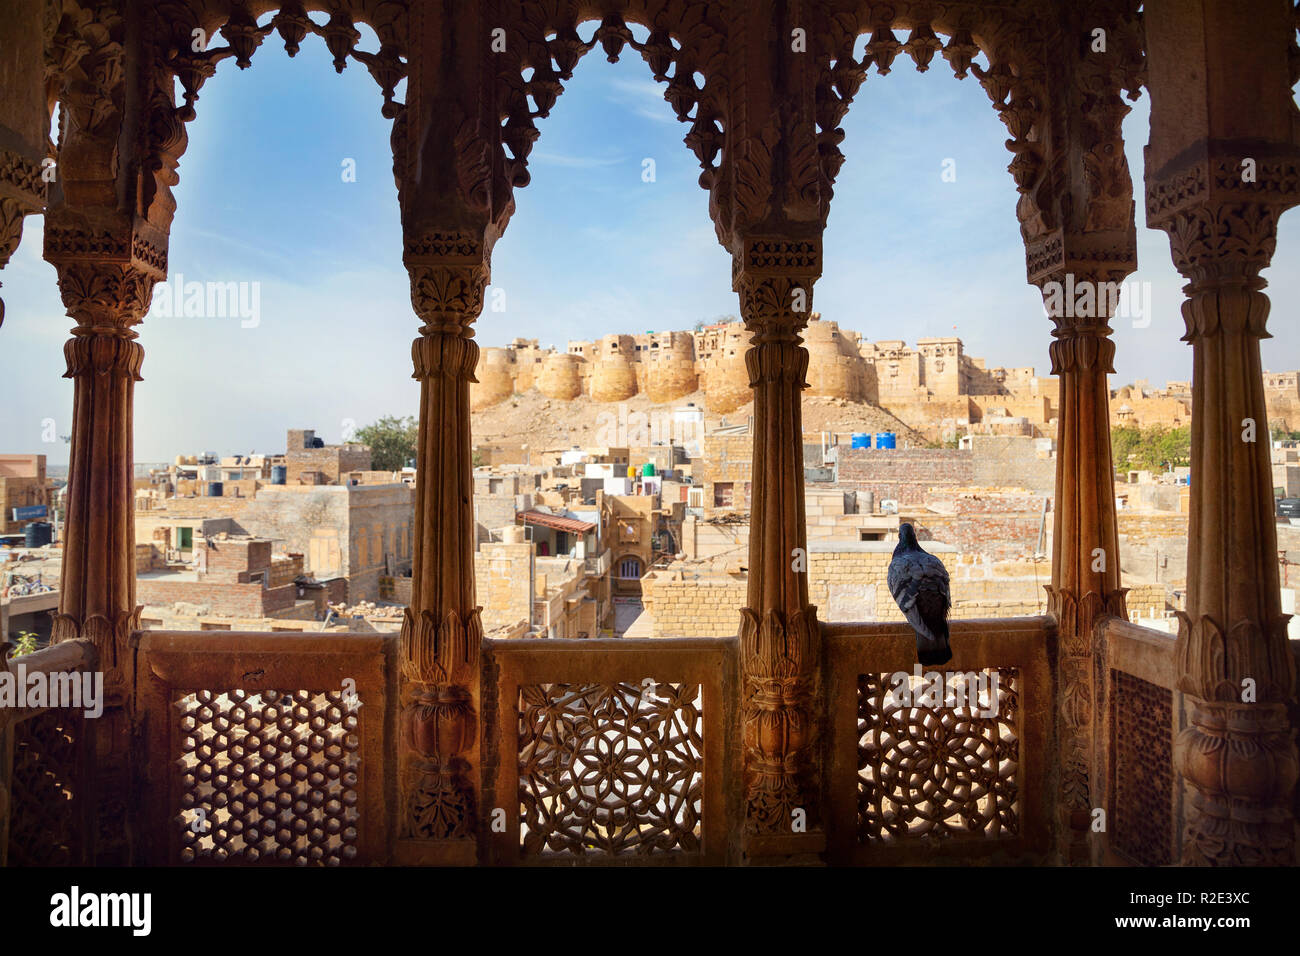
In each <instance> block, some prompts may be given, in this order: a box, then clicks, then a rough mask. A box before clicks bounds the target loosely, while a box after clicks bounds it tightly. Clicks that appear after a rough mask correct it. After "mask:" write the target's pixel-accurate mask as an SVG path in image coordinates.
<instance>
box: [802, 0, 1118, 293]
mask: <svg viewBox="0 0 1300 956" xmlns="http://www.w3.org/2000/svg"><path fill="white" fill-rule="evenodd" d="M1098 6H1101V7H1104V9H1101V10H1096V11H1091V12H1090V13H1089V20H1088V22H1089V23H1093V22H1095V23H1096V24H1098V25H1101V26H1102V27H1103V28H1104V29H1106V30H1107V31H1108V37H1109V40H1108V43H1109V46H1108V51H1107V52H1106V53H1105V54H1104V55H1098V56H1095V57H1087V56H1082V57H1081V56H1079V55H1078V51H1077V50H1075V49H1073V48H1071V47H1070V44H1071V42H1072V41H1077V40H1078V39H1079V36H1082V35H1083V34H1082V33H1079V31H1080V30H1081V29H1082V22H1081V21H1080V18H1079V14H1078V13H1076V12H1067V13H1065V14H1062V16H1061V18H1060V19H1057V18H1056V14H1057V11H1056V10H1054V9H1052V8H1044V7H1029V8H1025V9H1022V10H1011V9H1008V8H1005V7H995V6H991V5H985V4H979V3H952V4H947V5H945V6H944V7H943V8H942V9H935V8H933V7H931V6H930V5H924V4H909V3H900V4H897V5H894V4H879V3H875V2H871V0H861V2H859V3H858V4H857V7H856V9H855V10H852V11H844V12H838V13H835V14H828V15H827V16H826V17H825V20H824V21H823V22H822V24H821V25H820V29H819V32H818V43H817V50H816V55H817V57H818V63H817V70H816V72H817V81H816V82H817V87H816V90H817V92H816V114H817V116H816V123H817V141H818V146H819V151H820V153H821V163H822V176H823V182H824V184H825V186H826V189H825V190H823V199H822V202H823V219H824V218H825V215H826V213H827V211H828V206H829V202H830V196H831V192H832V187H833V185H834V182H835V178H836V177H837V175H838V174H839V171H840V168H841V166H842V165H843V163H844V154H843V153H842V152H841V151H840V148H839V147H840V144H841V143H842V142H843V139H844V131H843V129H841V128H840V126H839V124H840V122H841V121H842V120H843V118H844V116H845V115H846V114H847V112H848V109H849V106H850V104H851V103H852V100H853V98H854V96H855V95H856V94H857V91H858V89H859V88H860V87H861V85H862V83H863V82H864V81H865V79H866V77H867V73H868V72H869V70H870V68H871V67H872V66H874V67H875V68H876V72H877V73H878V74H880V75H884V74H887V73H889V72H890V69H891V68H892V66H893V64H894V62H895V60H896V59H897V58H898V56H899V55H900V54H903V53H905V54H907V55H908V56H909V57H910V58H911V59H912V60H913V61H914V62H915V64H916V66H917V69H918V70H920V71H922V72H925V71H926V70H928V69H929V67H930V65H931V63H932V61H933V59H934V57H935V55H936V54H940V55H941V56H942V57H943V59H945V60H947V61H948V63H949V65H950V66H951V67H952V69H953V72H954V74H955V75H956V77H957V78H958V79H964V78H965V77H966V76H967V75H968V74H971V75H974V76H975V78H976V79H977V80H978V81H979V83H980V85H981V86H982V87H983V88H984V90H985V92H986V93H987V94H988V96H989V100H990V102H991V104H992V106H993V108H994V109H995V110H996V111H997V113H998V116H999V118H1000V119H1001V120H1002V122H1003V124H1004V125H1005V126H1006V128H1007V131H1008V133H1009V134H1010V138H1009V139H1008V140H1007V141H1006V147H1007V149H1008V151H1010V152H1011V153H1012V155H1013V158H1012V160H1011V162H1010V163H1009V164H1008V166H1007V171H1008V172H1009V173H1010V174H1011V176H1012V178H1013V180H1014V181H1015V184H1016V190H1017V192H1018V193H1019V194H1020V199H1019V200H1018V202H1017V206H1016V215H1017V218H1018V219H1019V221H1020V226H1021V235H1022V238H1023V239H1024V242H1025V245H1026V261H1027V266H1028V271H1029V273H1030V277H1031V280H1032V277H1033V274H1034V271H1035V265H1036V262H1035V260H1036V259H1038V258H1041V256H1042V250H1040V249H1037V248H1035V243H1036V241H1038V240H1044V239H1045V237H1047V236H1048V235H1049V234H1050V233H1053V232H1056V231H1058V230H1061V229H1070V228H1084V227H1086V228H1087V229H1089V230H1094V229H1123V228H1124V227H1125V224H1126V222H1127V224H1129V226H1130V228H1131V224H1132V221H1133V214H1132V181H1131V178H1130V177H1129V173H1128V168H1127V163H1126V161H1125V159H1124V151H1123V138H1122V134H1121V132H1120V121H1121V120H1122V119H1123V116H1124V115H1125V114H1127V112H1128V107H1127V106H1126V105H1125V104H1124V103H1123V102H1122V99H1121V97H1120V95H1119V94H1120V92H1121V91H1123V92H1126V93H1127V95H1128V97H1129V98H1130V99H1136V98H1137V96H1138V95H1139V93H1140V89H1141V86H1142V83H1143V78H1144V77H1143V69H1144V68H1143V51H1142V44H1143V39H1142V37H1143V33H1142V22H1141V15H1140V14H1139V13H1138V12H1137V9H1136V8H1137V6H1138V4H1137V3H1136V2H1125V0H1116V2H1113V3H1105V4H1100V5H1098ZM1067 21H1068V22H1067ZM896 31H907V38H906V40H900V39H899V37H898V35H897V32H896ZM1085 32H1086V31H1085ZM1076 33H1078V34H1079V36H1076V35H1075V34H1076ZM862 37H866V38H867V40H866V43H865V48H864V50H863V55H862V57H861V59H859V58H858V57H857V56H856V55H855V50H856V49H857V48H858V46H859V41H860V39H861V38H862ZM1063 48H1065V50H1068V55H1064V53H1063ZM980 56H983V57H984V58H985V59H986V61H987V63H988V66H987V67H985V66H983V65H981V64H980V63H979V62H977V59H978V58H979V57H980ZM1067 60H1068V61H1069V63H1068V65H1067V64H1065V63H1063V61H1067ZM1080 113H1082V114H1083V115H1082V118H1080V115H1079V114H1080ZM1072 127H1073V128H1072ZM1080 140H1083V141H1084V142H1085V143H1086V145H1087V147H1088V148H1086V149H1085V150H1084V151H1083V155H1084V170H1083V177H1082V181H1079V177H1077V176H1075V175H1074V173H1073V171H1072V170H1071V169H1069V168H1068V163H1069V156H1070V152H1071V149H1072V148H1073V147H1076V146H1077V145H1078V143H1079V141H1080ZM1038 264H1040V265H1041V263H1038Z"/></svg>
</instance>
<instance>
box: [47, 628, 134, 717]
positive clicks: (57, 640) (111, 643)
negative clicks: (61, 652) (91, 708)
mask: <svg viewBox="0 0 1300 956" xmlns="http://www.w3.org/2000/svg"><path fill="white" fill-rule="evenodd" d="M143 610H144V608H143V607H140V606H138V605H137V606H136V607H135V608H133V609H131V610H121V611H118V612H117V613H116V614H115V615H107V614H88V615H84V616H78V615H74V614H67V613H64V612H63V611H62V610H60V611H57V612H55V613H53V614H51V615H50V617H51V619H52V622H53V623H52V625H51V628H50V643H51V644H61V643H63V642H64V641H77V640H86V641H90V643H91V644H93V645H94V646H95V651H96V653H97V654H98V655H99V667H100V669H101V670H102V671H103V672H104V689H105V691H106V692H107V693H108V694H109V695H111V696H112V697H113V698H114V699H116V698H118V697H120V695H121V694H123V693H124V692H125V690H126V687H127V682H128V681H129V679H130V676H129V675H128V673H127V669H128V668H127V664H128V659H127V658H128V655H127V642H128V640H129V639H130V637H131V632H132V631H138V630H140V612H141V611H143Z"/></svg>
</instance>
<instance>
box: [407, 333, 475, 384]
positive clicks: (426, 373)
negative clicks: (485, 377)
mask: <svg viewBox="0 0 1300 956" xmlns="http://www.w3.org/2000/svg"><path fill="white" fill-rule="evenodd" d="M478 356H479V348H478V343H477V342H475V341H474V340H473V339H471V338H466V337H464V336H463V335H456V334H453V333H450V332H433V331H430V332H428V333H426V334H425V335H422V336H421V337H420V338H418V339H416V340H415V341H414V342H412V343H411V363H412V365H414V367H415V371H414V372H412V373H411V377H412V378H417V379H425V378H434V377H444V378H459V379H463V380H465V381H467V382H477V381H478V379H477V378H475V377H474V369H475V368H476V367H477V366H478Z"/></svg>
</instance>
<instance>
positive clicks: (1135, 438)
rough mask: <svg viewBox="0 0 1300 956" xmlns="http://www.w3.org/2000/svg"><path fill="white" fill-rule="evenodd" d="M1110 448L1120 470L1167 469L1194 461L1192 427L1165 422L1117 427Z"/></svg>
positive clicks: (1160, 470) (1113, 431) (1154, 470)
mask: <svg viewBox="0 0 1300 956" xmlns="http://www.w3.org/2000/svg"><path fill="white" fill-rule="evenodd" d="M1110 447H1111V455H1112V456H1113V457H1114V460H1115V470H1116V471H1126V470H1128V469H1129V468H1139V469H1142V470H1143V471H1153V472H1157V473H1160V472H1165V471H1169V470H1170V469H1172V468H1176V467H1179V466H1181V465H1190V464H1191V463H1192V430H1191V428H1190V427H1183V428H1168V427H1166V426H1164V425H1152V426H1150V427H1149V428H1143V429H1138V428H1134V427H1132V426H1124V427H1121V428H1114V429H1111V433H1110Z"/></svg>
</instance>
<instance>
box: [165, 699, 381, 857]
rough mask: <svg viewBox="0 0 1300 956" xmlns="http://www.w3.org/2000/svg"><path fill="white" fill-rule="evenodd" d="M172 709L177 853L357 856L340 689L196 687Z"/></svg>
mask: <svg viewBox="0 0 1300 956" xmlns="http://www.w3.org/2000/svg"><path fill="white" fill-rule="evenodd" d="M176 710H177V714H178V717H177V719H178V721H179V731H180V734H179V743H180V771H181V781H180V782H181V794H180V807H179V812H178V813H177V815H176V817H175V818H174V821H173V822H174V824H175V825H176V826H178V827H180V828H181V834H182V836H181V851H180V855H181V860H182V861H184V862H187V863H189V862H203V863H207V862H211V863H256V862H265V863H281V864H287V863H291V864H297V865H300V866H301V865H309V864H318V865H325V866H337V865H339V864H340V863H346V862H348V861H349V860H352V859H353V858H354V857H355V856H356V853H357V832H358V820H359V817H360V811H359V807H358V785H357V782H358V772H359V764H360V754H359V750H360V736H359V720H360V711H359V709H356V708H355V707H350V706H349V699H348V698H345V696H344V694H343V692H342V691H337V692H335V691H331V692H312V691H306V690H298V691H294V692H292V693H281V692H277V691H272V690H264V691H258V692H248V691H242V690H232V691H229V692H227V693H214V692H212V691H206V690H204V691H196V692H194V693H190V694H187V695H185V696H183V697H182V698H181V699H180V700H179V701H178V702H177V705H176Z"/></svg>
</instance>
